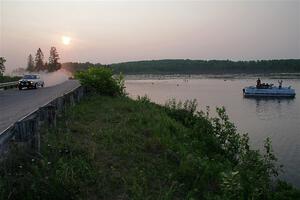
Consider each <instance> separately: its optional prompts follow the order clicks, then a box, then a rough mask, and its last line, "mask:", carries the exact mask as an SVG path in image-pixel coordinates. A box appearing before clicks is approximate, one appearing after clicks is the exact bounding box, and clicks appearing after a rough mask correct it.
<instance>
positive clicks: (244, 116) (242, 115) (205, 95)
mask: <svg viewBox="0 0 300 200" xmlns="http://www.w3.org/2000/svg"><path fill="white" fill-rule="evenodd" d="M262 82H268V83H273V84H274V85H277V79H263V80H262ZM255 84H256V79H254V78H229V79H224V78H222V79H221V78H186V77H184V78H180V77H175V78H170V77H167V78H166V77H165V78H163V79H161V78H160V80H158V79H154V78H152V79H144V80H126V82H125V85H126V91H127V92H128V93H129V96H130V97H132V98H136V97H137V96H138V95H140V96H144V95H147V96H148V97H149V98H150V99H151V100H152V101H153V102H156V103H159V104H164V103H165V102H166V101H167V100H168V99H171V98H176V99H177V100H181V101H184V100H186V99H197V101H198V109H199V110H204V111H205V110H206V106H209V107H210V110H211V114H212V115H214V114H215V112H214V110H215V107H221V106H225V108H226V110H227V114H228V115H229V117H230V119H231V121H232V122H234V123H235V125H236V127H237V129H238V131H239V132H241V133H248V134H249V137H250V143H251V145H252V147H253V148H255V149H262V147H263V141H264V140H265V139H266V138H267V137H270V138H271V140H272V145H273V149H274V152H275V154H276V156H277V158H278V162H279V163H280V164H283V165H284V168H283V169H284V174H282V175H281V176H280V178H282V179H284V180H286V181H288V182H290V183H292V184H293V185H295V186H296V187H298V188H300V80H299V79H285V80H284V81H283V86H289V85H291V86H292V87H293V88H295V90H296V98H294V99H253V98H252V99H249V98H244V97H243V94H242V89H243V88H244V87H246V86H249V85H255ZM297 95H298V96H297Z"/></svg>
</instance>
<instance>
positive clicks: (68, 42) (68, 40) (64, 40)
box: [61, 36, 71, 45]
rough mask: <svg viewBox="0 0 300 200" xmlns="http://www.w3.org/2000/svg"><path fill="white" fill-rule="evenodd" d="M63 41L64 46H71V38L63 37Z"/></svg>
mask: <svg viewBox="0 0 300 200" xmlns="http://www.w3.org/2000/svg"><path fill="white" fill-rule="evenodd" d="M61 40H62V43H63V44H64V45H69V44H70V42H71V38H70V37H68V36H62V37H61Z"/></svg>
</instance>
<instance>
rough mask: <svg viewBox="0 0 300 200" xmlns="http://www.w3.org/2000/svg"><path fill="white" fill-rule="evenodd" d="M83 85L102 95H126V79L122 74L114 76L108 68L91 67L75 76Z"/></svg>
mask: <svg viewBox="0 0 300 200" xmlns="http://www.w3.org/2000/svg"><path fill="white" fill-rule="evenodd" d="M75 77H76V78H77V79H79V81H80V82H81V84H82V85H84V86H86V87H88V89H90V90H92V91H94V92H96V93H98V94H101V95H109V96H116V95H125V86H124V77H123V76H122V74H120V75H118V76H113V72H112V70H111V69H109V68H107V67H90V68H89V69H87V70H86V71H80V72H77V73H76V74H75Z"/></svg>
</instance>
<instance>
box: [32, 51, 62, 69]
mask: <svg viewBox="0 0 300 200" xmlns="http://www.w3.org/2000/svg"><path fill="white" fill-rule="evenodd" d="M59 59H60V58H59V54H58V52H57V50H56V48H55V47H51V49H50V56H49V59H48V62H44V53H43V51H42V50H41V48H38V50H37V52H36V54H35V58H33V56H32V55H31V54H29V56H28V61H27V68H26V69H27V71H29V72H39V71H48V72H53V71H57V70H59V69H60V68H61V63H59V62H58V60H59Z"/></svg>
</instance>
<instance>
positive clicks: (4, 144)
mask: <svg viewBox="0 0 300 200" xmlns="http://www.w3.org/2000/svg"><path fill="white" fill-rule="evenodd" d="M85 95H86V89H85V88H84V87H82V86H80V87H78V88H75V89H74V90H72V91H70V92H68V93H66V94H64V95H62V96H60V97H58V98H56V99H54V100H52V101H50V102H48V103H47V104H45V105H44V106H42V107H40V108H38V109H36V110H35V111H33V112H31V113H29V114H28V115H26V116H25V117H24V118H22V119H20V120H19V121H17V122H16V123H14V124H13V125H11V126H10V127H9V128H7V129H6V130H5V131H3V132H2V133H1V134H0V158H3V157H5V155H7V154H8V153H9V151H10V146H11V145H12V144H13V145H18V146H19V147H21V148H24V149H29V150H33V151H37V152H39V151H40V128H41V126H42V125H46V126H48V127H49V128H50V127H55V126H56V118H57V117H58V116H59V115H61V114H62V113H64V112H65V111H66V109H67V108H68V107H70V106H74V105H75V104H76V103H78V102H79V101H80V100H81V99H82V97H84V96H85Z"/></svg>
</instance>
